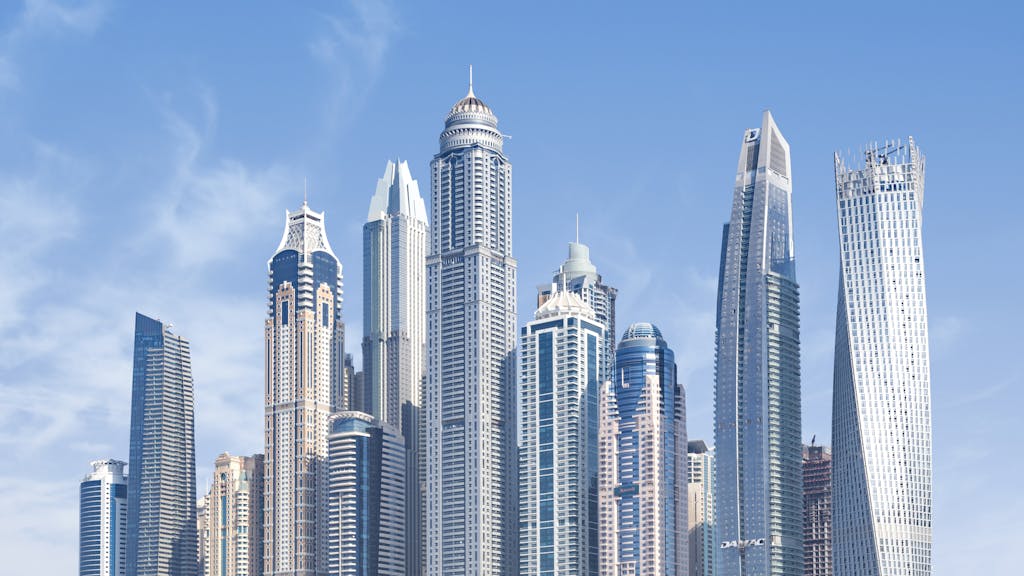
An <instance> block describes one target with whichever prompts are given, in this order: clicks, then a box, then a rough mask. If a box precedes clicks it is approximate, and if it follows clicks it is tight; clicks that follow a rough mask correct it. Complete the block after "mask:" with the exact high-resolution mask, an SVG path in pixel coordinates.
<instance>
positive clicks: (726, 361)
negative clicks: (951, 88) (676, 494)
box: [715, 112, 803, 576]
mask: <svg viewBox="0 0 1024 576" xmlns="http://www.w3.org/2000/svg"><path fill="white" fill-rule="evenodd" d="M791 197H792V173H791V170H790V156H789V144H787V143H786V140H785V138H783V137H782V133H781V132H779V128H778V126H776V125H775V120H774V119H773V118H772V115H771V113H770V112H765V113H764V118H763V120H762V124H761V128H760V129H757V128H751V129H749V130H747V131H746V132H745V134H744V136H743V144H742V148H741V151H740V161H739V166H738V167H737V170H736V184H735V188H734V190H733V203H732V214H731V216H730V218H729V223H728V224H726V225H725V228H724V231H723V234H722V260H721V269H720V271H719V276H718V316H717V330H716V346H715V465H716V467H717V469H716V479H715V480H716V482H717V485H716V501H715V506H716V510H715V513H716V519H717V525H718V534H719V537H720V538H721V540H722V542H721V543H720V544H719V548H718V550H719V556H718V566H717V570H718V571H719V574H721V575H722V576H753V575H771V576H799V575H801V574H803V530H802V527H803V522H802V518H803V516H802V514H801V510H802V506H801V494H802V490H801V475H800V458H801V446H802V443H801V439H800V433H801V430H800V294H799V287H798V286H797V282H796V259H795V257H794V251H793V209H792V201H791V200H792V198H791Z"/></svg>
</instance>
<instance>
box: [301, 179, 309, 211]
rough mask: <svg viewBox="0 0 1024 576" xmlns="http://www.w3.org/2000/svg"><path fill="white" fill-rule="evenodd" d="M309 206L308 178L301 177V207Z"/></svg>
mask: <svg viewBox="0 0 1024 576" xmlns="http://www.w3.org/2000/svg"><path fill="white" fill-rule="evenodd" d="M307 204H309V177H308V176H303V177H302V205H303V206H306V205H307Z"/></svg>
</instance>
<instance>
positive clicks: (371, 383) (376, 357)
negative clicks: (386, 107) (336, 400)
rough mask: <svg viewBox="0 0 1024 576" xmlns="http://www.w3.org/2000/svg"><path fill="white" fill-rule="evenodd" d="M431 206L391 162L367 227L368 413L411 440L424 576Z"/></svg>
mask: <svg viewBox="0 0 1024 576" xmlns="http://www.w3.org/2000/svg"><path fill="white" fill-rule="evenodd" d="M427 230H428V228H427V208H426V205H425V204H424V202H423V197H422V196H420V189H419V184H418V183H417V182H416V181H415V180H413V179H412V175H411V174H410V173H409V164H408V163H407V162H399V163H398V164H395V163H394V162H391V161H388V163H387V166H386V167H385V169H384V177H383V178H381V179H380V180H379V181H378V182H377V190H376V192H375V193H374V195H373V199H372V200H371V201H370V212H369V215H368V217H367V222H366V224H364V225H363V386H364V387H365V388H366V389H367V390H368V391H369V397H370V399H369V402H368V410H369V412H370V413H371V414H372V415H373V416H374V417H376V418H378V419H380V420H383V421H384V422H387V423H388V424H391V425H392V426H395V427H397V428H398V429H399V431H400V432H401V434H402V437H403V438H404V439H405V442H406V447H405V450H406V458H405V460H406V465H407V466H408V469H407V470H406V471H405V478H406V486H407V493H406V496H405V503H406V511H405V517H406V526H405V535H406V538H405V539H406V543H407V545H408V549H407V550H406V553H405V557H406V559H407V563H408V574H409V576H419V575H420V574H422V563H421V558H422V556H423V554H424V550H423V541H422V533H423V527H422V522H423V512H422V509H423V497H422V495H423V492H424V490H425V488H424V486H423V482H422V475H423V474H422V470H421V468H422V466H423V463H422V461H421V460H422V458H421V457H420V456H421V454H422V446H421V439H422V435H421V434H420V427H421V424H422V411H421V408H422V405H423V380H424V372H425V369H426V352H427V350H426V337H427V334H426V315H427V311H426V298H427V284H426V268H427Z"/></svg>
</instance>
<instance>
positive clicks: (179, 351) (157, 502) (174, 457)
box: [127, 314, 198, 576]
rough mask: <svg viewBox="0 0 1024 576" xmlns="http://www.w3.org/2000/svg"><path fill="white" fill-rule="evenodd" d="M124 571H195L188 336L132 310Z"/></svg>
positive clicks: (148, 574)
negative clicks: (130, 413) (133, 336)
mask: <svg viewBox="0 0 1024 576" xmlns="http://www.w3.org/2000/svg"><path fill="white" fill-rule="evenodd" d="M128 470H129V472H130V474H129V476H128V550H127V555H128V569H127V575H128V576H172V575H173V576H196V573H197V571H198V565H197V558H198V552H197V551H196V543H197V537H196V453H195V406H194V399H193V391H192V360H191V357H190V352H189V344H188V340H186V339H184V338H182V337H181V336H178V335H176V334H173V333H172V332H171V326H170V324H164V323H163V322H160V321H159V320H154V319H152V318H149V317H147V316H143V315H142V314H136V315H135V355H134V359H133V363H132V418H131V442H130V446H129V453H128Z"/></svg>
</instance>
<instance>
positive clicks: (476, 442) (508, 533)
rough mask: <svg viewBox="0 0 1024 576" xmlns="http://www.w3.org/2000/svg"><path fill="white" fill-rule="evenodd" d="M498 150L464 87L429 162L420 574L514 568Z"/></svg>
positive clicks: (482, 575) (494, 122)
mask: <svg viewBox="0 0 1024 576" xmlns="http://www.w3.org/2000/svg"><path fill="white" fill-rule="evenodd" d="M502 144H503V137H502V134H501V132H499V131H498V119H497V118H496V117H495V116H494V113H493V112H492V111H491V109H490V108H489V107H488V106H487V105H486V104H484V103H483V101H481V100H480V99H479V98H477V97H476V96H474V95H473V89H472V83H470V90H469V94H468V95H467V96H466V97H465V98H463V99H462V100H459V101H458V102H457V103H456V104H455V106H453V107H452V109H451V111H450V112H449V113H448V116H447V118H446V119H445V128H444V131H443V132H442V133H441V137H440V152H439V153H438V154H437V155H436V156H434V159H433V160H432V161H431V164H430V167H431V194H432V200H431V203H430V209H431V223H432V224H431V227H430V253H429V255H428V257H427V387H426V397H425V399H424V410H425V413H426V414H425V420H426V459H427V467H426V470H427V492H426V516H427V518H426V523H427V530H426V533H425V539H426V550H427V557H426V567H425V570H424V572H426V574H428V575H429V576H440V575H442V574H444V575H451V576H455V575H473V576H477V575H479V576H492V575H499V574H500V575H505V576H508V575H511V574H514V573H516V571H517V559H518V544H517V542H516V540H517V536H518V530H517V529H516V522H517V513H516V506H517V502H518V495H519V494H518V482H517V480H516V476H517V472H518V458H517V453H518V450H517V447H516V390H515V388H516V387H515V368H514V364H515V346H516V323H517V318H516V261H515V259H514V258H513V257H512V167H511V164H510V163H509V161H508V158H506V157H505V154H504V153H503V151H502Z"/></svg>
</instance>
